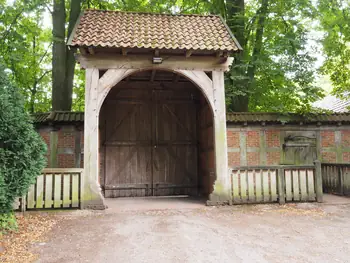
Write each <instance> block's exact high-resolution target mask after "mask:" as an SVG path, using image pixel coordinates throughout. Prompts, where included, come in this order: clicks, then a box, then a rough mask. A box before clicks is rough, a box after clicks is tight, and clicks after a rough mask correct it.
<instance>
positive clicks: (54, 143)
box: [50, 129, 58, 168]
mask: <svg viewBox="0 0 350 263" xmlns="http://www.w3.org/2000/svg"><path fill="white" fill-rule="evenodd" d="M57 150H58V131H57V130H56V129H53V130H52V131H51V132H50V168H57Z"/></svg>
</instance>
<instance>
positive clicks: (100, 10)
mask: <svg viewBox="0 0 350 263" xmlns="http://www.w3.org/2000/svg"><path fill="white" fill-rule="evenodd" d="M84 11H87V12H90V11H97V12H108V13H126V14H144V15H158V16H204V17H210V16H214V17H220V15H216V14H207V15H205V14H171V13H157V12H146V11H142V12H140V11H124V10H103V9H92V8H90V9H85V10H84Z"/></svg>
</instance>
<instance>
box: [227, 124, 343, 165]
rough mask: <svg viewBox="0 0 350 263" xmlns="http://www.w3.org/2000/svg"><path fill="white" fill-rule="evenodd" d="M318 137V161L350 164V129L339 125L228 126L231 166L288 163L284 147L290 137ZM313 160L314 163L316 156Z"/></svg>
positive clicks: (316, 140) (316, 146)
mask: <svg viewBox="0 0 350 263" xmlns="http://www.w3.org/2000/svg"><path fill="white" fill-rule="evenodd" d="M293 133H294V134H304V135H305V136H306V137H309V136H310V134H314V136H315V142H316V145H315V148H316V150H315V151H316V157H317V159H319V160H321V161H322V162H337V163H343V162H345V163H346V162H350V127H349V126H340V127H339V126H337V125H333V126H332V125H324V126H316V125H314V126H312V125H305V126H302V125H300V124H298V125H288V126H287V125H285V126H283V125H266V126H262V125H261V126H260V125H251V126H249V125H248V126H243V125H232V124H228V125H227V145H228V162H229V166H230V167H232V166H247V165H248V166H252V165H277V164H283V163H288V160H287V159H288V158H287V157H286V156H285V150H284V148H283V144H284V143H285V142H286V138H287V136H288V134H293ZM311 159H312V160H314V158H313V156H311Z"/></svg>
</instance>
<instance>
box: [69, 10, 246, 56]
mask: <svg viewBox="0 0 350 263" xmlns="http://www.w3.org/2000/svg"><path fill="white" fill-rule="evenodd" d="M68 44H69V45H70V46H76V47H77V46H86V47H109V48H151V49H183V50H185V49H186V50H210V51H228V52H230V51H231V52H232V51H238V50H240V49H241V47H240V45H239V44H238V42H237V40H236V39H235V38H234V36H233V35H232V33H231V32H230V30H229V29H228V27H227V26H226V24H225V23H224V21H223V20H222V19H221V18H220V17H219V16H216V15H208V16H204V15H169V14H152V13H131V12H120V11H102V10H86V11H84V12H83V14H82V16H81V17H80V19H79V21H78V22H77V25H76V27H75V30H74V31H73V33H72V36H71V37H70V40H69V42H68Z"/></svg>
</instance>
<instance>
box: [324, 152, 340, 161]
mask: <svg viewBox="0 0 350 263" xmlns="http://www.w3.org/2000/svg"><path fill="white" fill-rule="evenodd" d="M336 158H337V156H336V153H335V152H322V161H323V162H329V163H335V162H336V161H337V159H336Z"/></svg>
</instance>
